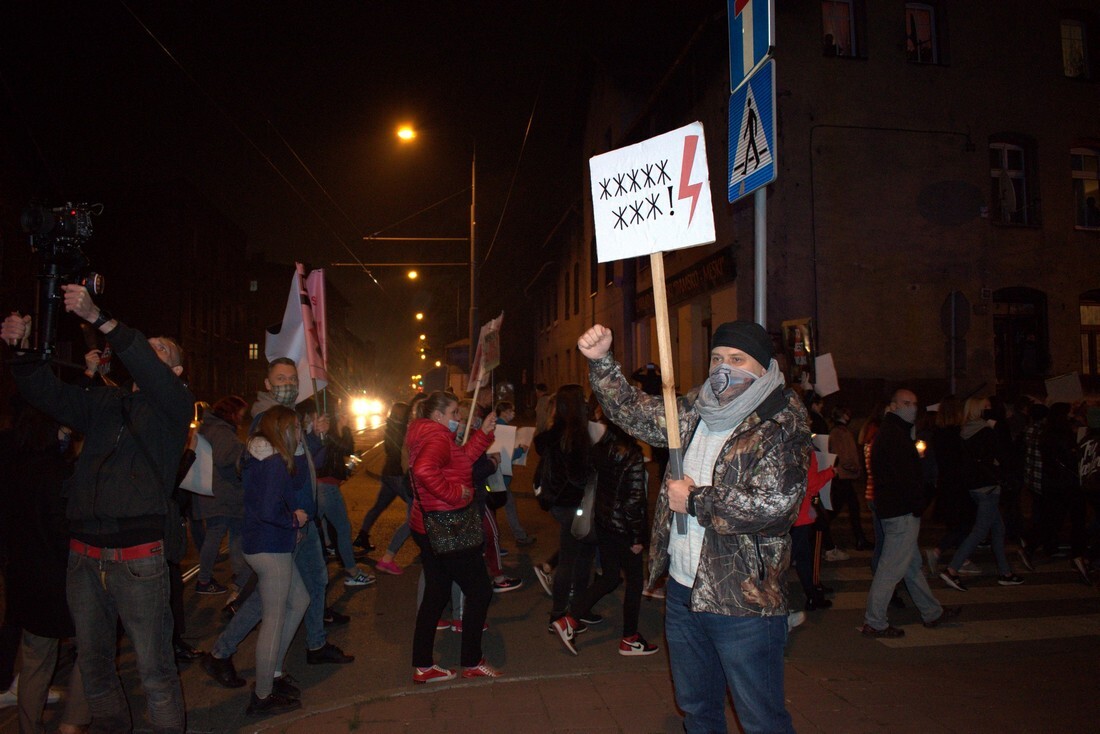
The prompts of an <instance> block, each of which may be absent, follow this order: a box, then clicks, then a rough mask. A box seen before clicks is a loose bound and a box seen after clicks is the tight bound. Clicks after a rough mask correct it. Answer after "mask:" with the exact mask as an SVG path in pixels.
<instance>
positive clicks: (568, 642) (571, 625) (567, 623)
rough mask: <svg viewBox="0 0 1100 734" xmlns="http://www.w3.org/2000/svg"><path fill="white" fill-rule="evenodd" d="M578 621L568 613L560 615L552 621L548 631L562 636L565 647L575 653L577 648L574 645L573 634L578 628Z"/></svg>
mask: <svg viewBox="0 0 1100 734" xmlns="http://www.w3.org/2000/svg"><path fill="white" fill-rule="evenodd" d="M576 626H577V623H576V621H575V620H574V619H573V618H572V617H570V616H569V615H568V614H566V615H565V616H564V617H558V618H557V619H555V620H554V621H553V622H551V623H550V627H549V628H548V631H549V632H550V633H551V634H555V635H557V636H558V637H559V638H561V644H563V645H565V649H566V650H568V651H569V652H571V653H573V654H574V655H576V654H577V648H575V647H574V646H573V635H574V634H575V632H574V630H575V629H576Z"/></svg>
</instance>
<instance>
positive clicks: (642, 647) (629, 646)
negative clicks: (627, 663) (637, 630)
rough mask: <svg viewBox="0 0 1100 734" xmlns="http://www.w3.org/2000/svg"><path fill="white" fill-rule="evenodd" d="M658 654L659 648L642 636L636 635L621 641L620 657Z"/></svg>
mask: <svg viewBox="0 0 1100 734" xmlns="http://www.w3.org/2000/svg"><path fill="white" fill-rule="evenodd" d="M655 652H657V646H656V645H651V644H649V643H648V642H646V641H645V638H644V637H642V636H641V635H638V634H635V635H631V636H630V637H624V638H623V639H621V640H619V654H620V655H652V654H653V653H655Z"/></svg>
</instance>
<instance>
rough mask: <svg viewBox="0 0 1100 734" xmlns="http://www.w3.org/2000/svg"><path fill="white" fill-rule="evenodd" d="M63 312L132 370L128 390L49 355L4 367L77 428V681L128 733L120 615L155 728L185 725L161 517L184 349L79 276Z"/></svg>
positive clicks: (108, 727) (25, 323)
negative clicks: (90, 378)
mask: <svg viewBox="0 0 1100 734" xmlns="http://www.w3.org/2000/svg"><path fill="white" fill-rule="evenodd" d="M62 290H63V292H64V305H65V310H66V311H68V312H70V313H73V314H75V315H77V316H79V317H80V318H82V319H84V320H85V321H87V322H89V323H91V324H92V326H93V327H94V328H96V329H98V330H99V331H100V332H102V333H103V334H105V335H106V337H107V341H108V343H109V344H110V345H111V349H112V351H113V352H114V353H115V354H116V355H117V356H118V358H119V359H121V360H122V363H123V364H125V365H126V367H127V369H128V370H129V372H130V374H131V375H132V376H133V378H134V386H133V390H131V391H125V390H120V389H118V388H113V387H91V388H89V389H81V388H79V387H77V386H75V385H68V384H65V383H63V382H61V381H60V380H59V379H58V378H57V376H56V375H55V374H54V372H53V370H52V369H51V367H50V365H49V363H48V362H46V361H43V360H38V361H23V362H21V363H18V364H15V365H14V366H13V367H12V372H13V374H14V376H15V382H16V385H17V386H18V388H19V391H20V392H21V393H22V395H23V397H24V398H25V399H26V400H27V402H29V403H30V404H32V405H33V406H35V407H37V408H38V409H40V410H42V411H43V412H44V413H46V414H48V415H50V416H52V417H53V418H54V419H56V420H57V421H59V422H61V423H63V424H66V425H69V426H72V427H73V428H74V429H75V430H77V431H80V432H81V433H83V434H84V435H85V442H84V449H83V452H82V453H81V454H80V458H79V459H78V460H77V464H76V469H75V471H74V473H73V476H72V478H71V479H70V480H69V482H68V483H67V494H68V508H67V512H66V514H67V516H68V519H69V527H70V535H71V537H70V541H69V567H68V572H67V581H68V601H69V608H70V609H72V612H73V621H74V623H75V626H76V639H77V648H78V649H79V650H80V657H79V665H80V672H81V675H82V677H83V679H84V691H85V694H86V695H87V699H88V704H89V706H90V708H91V710H92V715H93V717H94V719H95V725H96V728H97V729H102V730H104V731H110V732H129V731H131V728H132V726H131V721H130V714H129V709H128V707H127V703H126V698H125V693H124V692H123V689H122V686H121V684H120V682H119V678H118V673H117V670H116V667H115V655H116V649H115V648H116V643H115V641H116V625H117V622H118V618H119V617H121V618H122V624H123V627H124V628H125V630H126V634H127V636H128V637H129V638H130V640H131V643H132V644H133V647H134V653H135V655H136V657H137V668H138V672H139V674H140V676H141V683H142V687H143V688H144V689H145V694H146V698H147V707H148V713H149V719H150V721H151V723H152V725H153V730H154V731H156V732H178V733H179V734H182V733H183V731H184V706H183V691H182V689H181V687H180V681H179V675H178V674H177V672H176V666H175V662H174V659H173V652H172V612H171V609H170V608H169V601H168V592H169V577H168V566H167V563H166V560H165V555H164V553H165V551H164V548H165V541H166V540H170V538H166V535H165V529H166V516H167V515H168V513H169V506H168V505H169V502H170V501H171V493H172V489H173V486H174V482H175V479H176V470H177V468H178V466H179V457H180V454H181V453H182V451H183V444H184V441H185V440H186V438H187V428H188V423H189V421H190V420H191V410H192V404H193V398H192V396H191V392H190V391H189V390H188V389H187V387H186V385H184V383H183V382H182V381H181V380H180V379H179V375H180V374H181V373H182V372H183V367H182V365H181V361H182V354H181V351H180V348H179V346H178V345H177V344H176V343H175V342H174V341H172V340H171V339H167V338H163V337H159V338H153V339H149V340H146V339H145V337H144V336H142V334H140V333H139V332H137V331H135V330H134V329H131V328H129V327H127V326H125V325H124V324H122V323H120V322H119V321H118V320H117V319H115V318H113V317H112V316H111V315H110V314H109V313H107V312H106V311H105V310H102V309H100V308H99V307H97V306H96V305H95V303H93V302H92V299H91V297H90V296H89V295H88V291H87V290H86V289H85V288H84V287H83V286H79V285H64V286H62ZM29 323H30V317H29V316H20V315H19V314H18V313H14V314H12V315H11V316H8V317H7V318H6V319H5V320H4V322H3V326H2V327H0V338H2V339H3V341H4V343H5V344H9V345H11V346H13V347H18V345H20V344H22V343H23V342H24V339H25V337H26V336H27V331H28V327H29Z"/></svg>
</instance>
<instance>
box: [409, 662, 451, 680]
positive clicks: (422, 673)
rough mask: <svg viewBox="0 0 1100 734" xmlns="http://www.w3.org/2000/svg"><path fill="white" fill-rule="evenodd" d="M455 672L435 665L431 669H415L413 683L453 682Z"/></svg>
mask: <svg viewBox="0 0 1100 734" xmlns="http://www.w3.org/2000/svg"><path fill="white" fill-rule="evenodd" d="M454 677H455V672H454V671H453V670H448V669H447V668H441V667H439V666H438V665H433V666H432V667H430V668H413V683H442V682H443V681H448V680H453V679H454Z"/></svg>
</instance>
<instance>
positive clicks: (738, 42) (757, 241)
mask: <svg viewBox="0 0 1100 734" xmlns="http://www.w3.org/2000/svg"><path fill="white" fill-rule="evenodd" d="M726 8H727V10H728V16H729V26H730V91H731V92H732V93H733V95H732V96H731V97H730V152H729V160H730V167H729V177H728V179H727V180H728V181H729V186H728V189H729V200H730V203H732V202H734V201H736V200H738V199H740V198H742V197H743V196H745V195H747V194H749V193H752V194H753V251H754V260H755V263H754V266H753V271H754V273H753V275H754V278H753V280H754V298H753V300H754V312H755V314H754V315H755V318H756V322H757V323H758V324H760V325H761V326H763V327H764V328H765V329H766V328H767V327H768V325H767V310H768V308H767V286H768V283H767V272H768V267H767V265H768V247H767V226H768V225H767V221H768V199H767V193H766V192H765V191H764V187H765V186H767V185H768V184H770V183H771V182H772V181H774V180H775V62H774V61H772V58H771V55H772V51H773V50H774V49H775V0H726ZM765 77H766V79H767V80H766V81H764V79H765ZM765 85H766V87H767V89H765ZM764 105H767V106H766V107H764Z"/></svg>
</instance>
